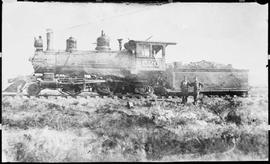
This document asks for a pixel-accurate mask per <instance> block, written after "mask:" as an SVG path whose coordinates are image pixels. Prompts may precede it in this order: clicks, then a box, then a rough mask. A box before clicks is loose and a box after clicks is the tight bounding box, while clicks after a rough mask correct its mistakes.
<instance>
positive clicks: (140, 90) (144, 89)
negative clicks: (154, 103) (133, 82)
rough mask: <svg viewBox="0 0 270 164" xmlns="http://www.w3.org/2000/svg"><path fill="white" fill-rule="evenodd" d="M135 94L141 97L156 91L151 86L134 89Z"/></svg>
mask: <svg viewBox="0 0 270 164" xmlns="http://www.w3.org/2000/svg"><path fill="white" fill-rule="evenodd" d="M134 91H135V93H137V94H141V95H150V94H153V93H154V89H153V88H152V87H151V86H149V85H143V86H138V87H136V88H135V89H134Z"/></svg>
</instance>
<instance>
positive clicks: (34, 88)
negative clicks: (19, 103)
mask: <svg viewBox="0 0 270 164" xmlns="http://www.w3.org/2000/svg"><path fill="white" fill-rule="evenodd" d="M40 91H41V88H40V86H39V84H38V83H31V84H29V85H28V87H27V94H28V95H29V96H37V95H38V94H39V93H40Z"/></svg>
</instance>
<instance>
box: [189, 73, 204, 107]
mask: <svg viewBox="0 0 270 164" xmlns="http://www.w3.org/2000/svg"><path fill="white" fill-rule="evenodd" d="M191 86H193V88H194V90H193V97H194V102H193V104H194V105H196V104H197V99H198V96H199V94H200V90H201V88H202V87H203V84H202V83H201V82H199V80H198V78H197V76H195V78H194V82H193V83H191Z"/></svg>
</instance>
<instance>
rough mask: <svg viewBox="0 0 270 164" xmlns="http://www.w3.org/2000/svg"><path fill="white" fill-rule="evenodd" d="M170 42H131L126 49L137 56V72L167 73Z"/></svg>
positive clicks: (126, 45)
mask: <svg viewBox="0 0 270 164" xmlns="http://www.w3.org/2000/svg"><path fill="white" fill-rule="evenodd" d="M168 45H176V43H170V42H149V41H136V40H130V41H129V42H128V43H126V44H125V48H126V49H127V50H128V51H130V52H131V53H133V54H135V60H136V62H135V68H136V71H165V69H166V68H165V63H166V62H165V54H166V47H167V46H168Z"/></svg>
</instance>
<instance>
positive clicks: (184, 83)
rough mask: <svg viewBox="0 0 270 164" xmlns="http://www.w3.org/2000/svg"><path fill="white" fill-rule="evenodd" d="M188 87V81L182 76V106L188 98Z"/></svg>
mask: <svg viewBox="0 0 270 164" xmlns="http://www.w3.org/2000/svg"><path fill="white" fill-rule="evenodd" d="M189 86H190V83H189V81H188V80H187V77H186V76H184V80H183V81H181V86H180V88H181V92H182V104H186V103H187V98H188V87H189Z"/></svg>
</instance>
